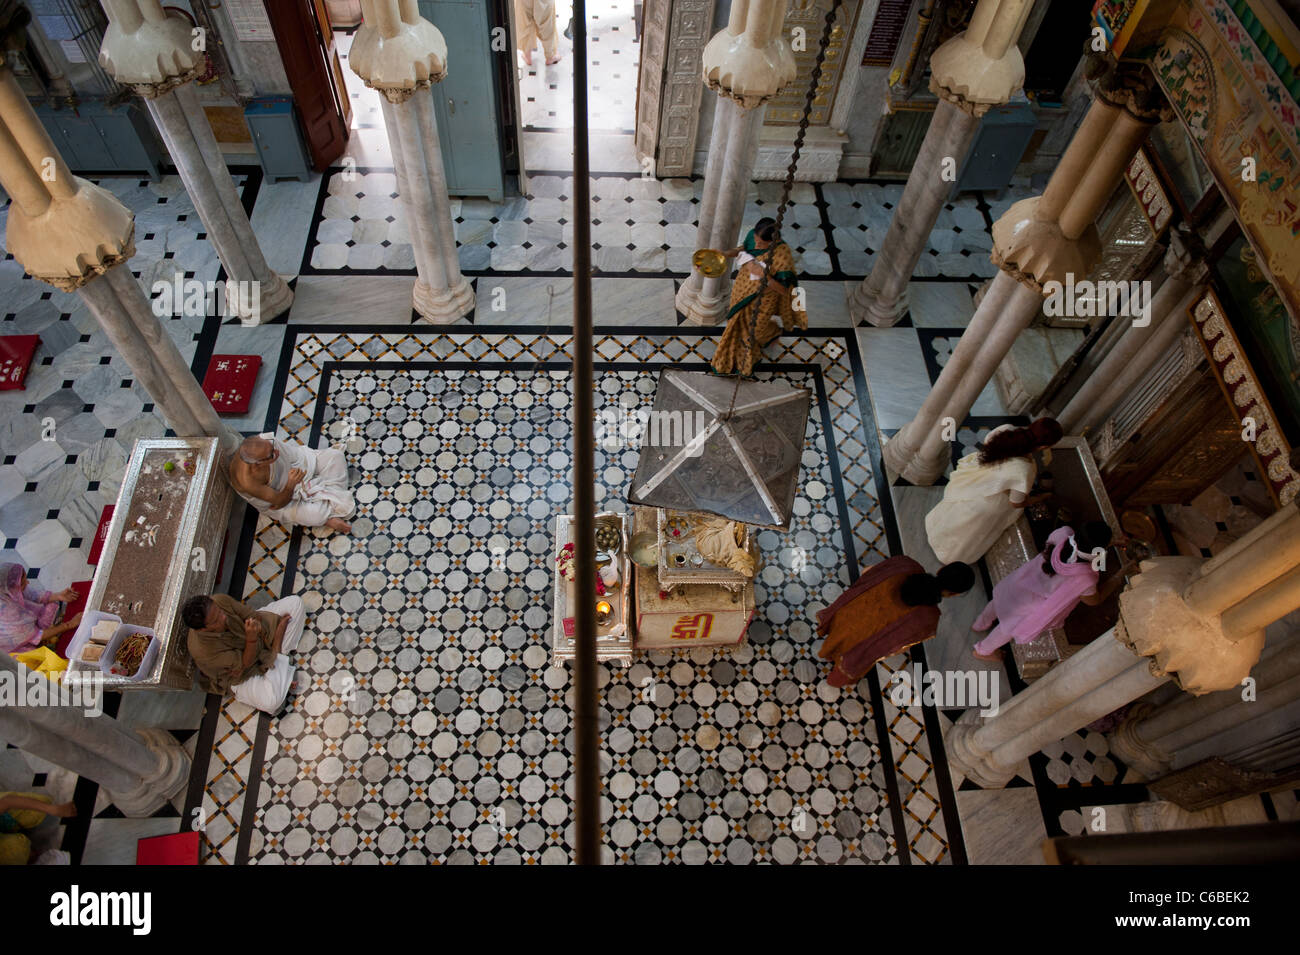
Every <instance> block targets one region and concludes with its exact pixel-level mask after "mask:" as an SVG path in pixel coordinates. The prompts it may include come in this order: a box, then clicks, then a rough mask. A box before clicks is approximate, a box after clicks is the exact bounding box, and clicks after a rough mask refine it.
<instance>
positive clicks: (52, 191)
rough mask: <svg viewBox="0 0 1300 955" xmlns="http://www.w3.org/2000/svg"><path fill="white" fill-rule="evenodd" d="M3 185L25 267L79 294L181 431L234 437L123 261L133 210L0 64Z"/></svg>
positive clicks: (129, 246) (11, 239)
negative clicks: (74, 155)
mask: <svg viewBox="0 0 1300 955" xmlns="http://www.w3.org/2000/svg"><path fill="white" fill-rule="evenodd" d="M0 184H2V185H3V186H4V188H5V190H6V191H7V192H8V193H9V195H10V196H11V197H12V199H13V202H12V204H11V206H10V209H9V219H8V224H7V226H6V234H5V243H6V246H7V247H8V249H9V251H10V252H11V253H12V254H13V257H14V258H15V259H16V260H17V261H18V262H19V263H20V264H21V265H22V266H23V268H25V269H26V270H27V272H28V274H30V275H31V276H32V277H34V278H38V279H41V280H42V281H44V282H47V283H49V284H50V285H53V286H54V287H55V288H58V289H60V290H62V291H65V292H78V293H79V294H80V295H81V296H82V298H83V299H84V300H85V302H86V304H87V305H88V306H89V308H90V310H91V312H92V313H93V314H94V315H95V317H96V319H98V321H99V323H100V325H101V326H102V327H103V329H104V331H105V334H107V335H108V338H109V341H111V342H112V343H113V346H114V348H116V349H117V350H118V352H119V354H121V356H122V357H123V358H124V359H126V362H127V364H128V365H130V366H131V371H132V374H133V375H134V376H135V377H136V378H138V379H139V380H140V382H141V384H143V385H144V387H145V389H146V390H147V391H148V392H149V395H150V397H151V398H152V399H153V401H154V403H155V404H156V405H157V406H158V409H159V411H161V412H162V415H163V418H164V419H165V420H166V422H167V425H168V426H169V427H170V428H171V429H172V430H173V431H175V432H176V434H178V435H180V436H181V437H194V436H199V435H213V436H218V437H221V438H222V440H223V445H230V446H233V444H234V443H237V441H238V436H237V435H235V434H234V432H232V431H230V430H229V429H228V428H226V427H225V425H223V424H222V423H221V420H220V419H219V418H218V417H217V413H216V411H214V410H213V408H212V405H211V403H210V402H209V401H208V400H207V398H206V397H205V396H204V394H203V390H202V389H201V388H200V387H199V383H198V382H197V381H195V380H194V376H193V375H192V374H191V373H190V369H189V366H188V365H187V364H186V363H185V360H184V359H183V358H182V357H181V355H180V352H179V351H178V350H177V348H176V345H175V343H174V342H173V341H172V339H171V336H170V335H168V334H167V332H166V331H165V330H164V329H163V327H162V325H161V324H160V323H159V321H158V318H157V317H156V316H155V315H154V314H153V311H152V309H151V307H150V304H149V301H148V299H147V298H146V297H145V294H144V291H143V290H142V289H141V288H140V286H139V283H137V282H136V281H135V279H134V278H133V277H132V275H131V273H130V269H129V268H127V267H123V266H124V265H125V263H126V262H127V260H128V259H130V258H131V256H132V255H134V254H135V242H134V237H135V219H134V216H132V214H131V211H130V210H129V209H127V208H126V206H124V205H122V203H121V202H119V201H118V200H117V198H116V197H114V196H113V195H112V194H111V193H110V192H108V191H107V190H105V189H101V188H100V187H98V186H96V185H94V184H93V183H90V182H87V181H86V180H85V179H82V178H80V177H78V176H74V175H73V174H72V173H71V171H70V170H69V169H68V167H67V164H66V163H65V162H64V161H63V159H62V157H61V156H60V155H59V154H58V152H57V151H56V150H55V148H54V144H53V143H52V142H51V141H50V138H49V135H48V134H47V133H46V131H45V128H44V127H43V126H42V125H41V122H40V120H38V119H37V118H36V114H35V113H34V112H32V108H31V106H30V105H29V104H28V102H27V98H26V97H25V96H24V95H23V94H22V91H21V90H20V89H19V88H18V84H17V82H16V81H15V80H14V77H13V74H12V73H11V72H10V71H9V69H8V68H7V67H6V66H4V65H3V63H0Z"/></svg>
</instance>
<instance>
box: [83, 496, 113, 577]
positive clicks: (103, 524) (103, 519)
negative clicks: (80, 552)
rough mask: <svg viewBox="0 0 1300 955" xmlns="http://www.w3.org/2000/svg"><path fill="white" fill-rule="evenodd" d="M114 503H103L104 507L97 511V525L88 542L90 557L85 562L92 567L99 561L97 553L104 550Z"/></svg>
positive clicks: (111, 520)
mask: <svg viewBox="0 0 1300 955" xmlns="http://www.w3.org/2000/svg"><path fill="white" fill-rule="evenodd" d="M115 506H116V505H113V504H105V505H104V509H103V510H102V511H100V512H99V526H98V527H96V528H95V539H94V541H92V542H91V544H90V557H88V558H87V559H86V563H88V564H90V565H91V566H92V567H94V566H95V565H96V564H98V563H99V555H100V553H101V552H102V551H103V550H104V542H105V541H107V540H108V526H109V525H110V524H112V523H113V508H114V507H115Z"/></svg>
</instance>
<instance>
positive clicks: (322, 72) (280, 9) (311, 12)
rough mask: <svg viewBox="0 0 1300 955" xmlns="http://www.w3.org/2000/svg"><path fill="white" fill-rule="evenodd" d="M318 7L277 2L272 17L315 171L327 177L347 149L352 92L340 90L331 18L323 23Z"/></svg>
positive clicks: (298, 0)
mask: <svg viewBox="0 0 1300 955" xmlns="http://www.w3.org/2000/svg"><path fill="white" fill-rule="evenodd" d="M318 2H319V0H277V2H276V3H268V4H267V5H266V14H267V17H268V19H270V21H271V29H272V30H273V31H274V32H275V45H276V47H277V48H278V49H279V51H280V58H281V59H282V60H283V61H284V71H285V73H286V74H288V77H289V87H290V89H292V90H293V98H294V103H295V105H297V107H298V118H299V121H300V122H301V123H302V128H303V138H304V139H305V140H306V141H307V151H308V152H309V153H310V154H311V162H312V168H313V169H315V170H316V171H317V172H324V171H325V170H326V169H328V168H329V166H330V164H331V163H332V162H333V161H334V160H335V159H337V158H338V157H339V156H341V155H342V154H343V150H344V149H346V148H347V144H348V118H347V113H346V111H345V107H346V104H347V92H346V89H344V88H340V87H341V83H342V72H341V70H338V69H337V52H336V51H335V52H334V58H333V59H334V62H331V55H330V54H331V51H333V33H332V32H329V18H328V14H326V15H325V18H324V19H323V20H319V19H318V18H319V17H320V16H321V14H320V13H318V11H317V3H318ZM321 9H324V7H323V4H322V5H321ZM326 36H328V38H329V44H330V45H329V47H328V48H327V47H326V45H325V38H326Z"/></svg>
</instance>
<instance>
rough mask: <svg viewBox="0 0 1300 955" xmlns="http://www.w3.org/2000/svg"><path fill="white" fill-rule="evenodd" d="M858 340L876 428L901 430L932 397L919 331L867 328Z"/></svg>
mask: <svg viewBox="0 0 1300 955" xmlns="http://www.w3.org/2000/svg"><path fill="white" fill-rule="evenodd" d="M856 338H857V343H858V349H859V352H860V354H861V356H862V365H863V368H864V369H865V370H866V375H867V390H868V391H869V392H870V393H871V406H872V409H873V410H874V411H875V414H876V425H877V427H879V428H880V429H881V430H882V431H894V430H897V429H898V428H901V427H903V425H905V424H907V423H908V422H909V421H911V420H912V417H913V416H914V415H915V414H916V412H917V410H918V409H919V408H920V407H921V404H922V402H924V401H925V396H926V395H927V394H929V393H930V376H929V374H928V373H927V372H926V368H925V359H924V357H923V356H922V354H921V343H920V339H919V338H918V337H917V334H916V329H913V328H875V327H864V328H859V329H858V330H857V336H856Z"/></svg>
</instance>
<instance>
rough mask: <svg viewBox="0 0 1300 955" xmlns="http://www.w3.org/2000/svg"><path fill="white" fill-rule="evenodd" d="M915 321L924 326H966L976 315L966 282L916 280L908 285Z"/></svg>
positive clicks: (909, 299)
mask: <svg viewBox="0 0 1300 955" xmlns="http://www.w3.org/2000/svg"><path fill="white" fill-rule="evenodd" d="M907 296H908V303H909V306H910V309H911V315H912V324H913V325H915V326H918V327H923V328H965V327H966V326H967V325H968V324H969V323H970V318H971V316H972V315H974V314H975V304H974V302H972V301H971V290H970V287H969V286H968V285H967V284H966V283H965V282H924V281H912V282H910V283H908V287H907Z"/></svg>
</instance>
